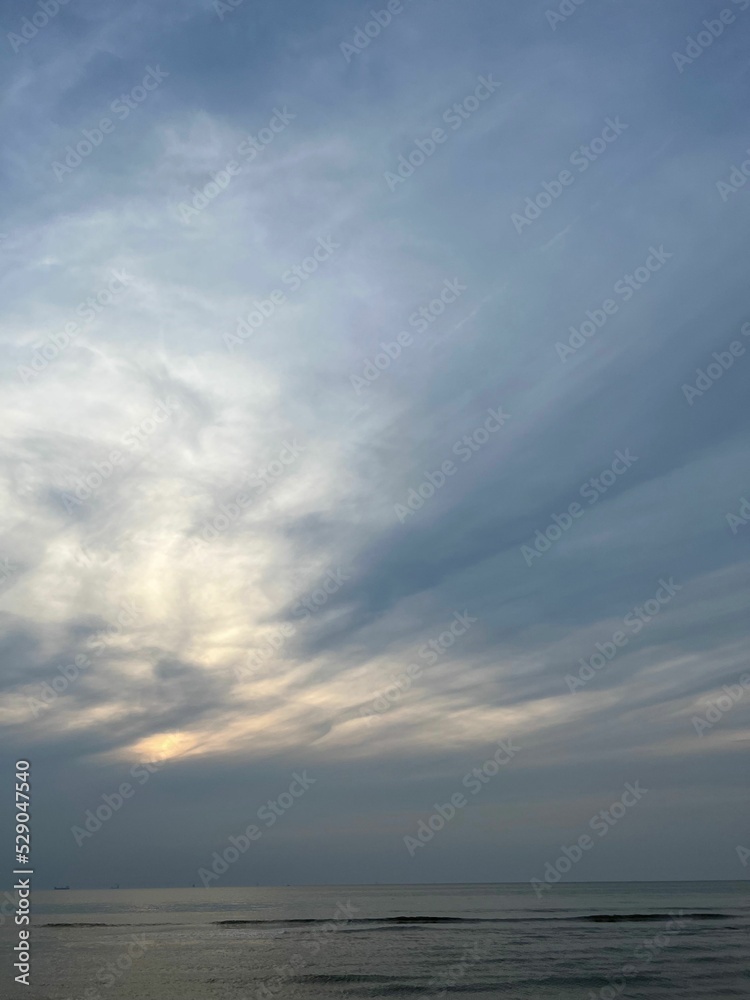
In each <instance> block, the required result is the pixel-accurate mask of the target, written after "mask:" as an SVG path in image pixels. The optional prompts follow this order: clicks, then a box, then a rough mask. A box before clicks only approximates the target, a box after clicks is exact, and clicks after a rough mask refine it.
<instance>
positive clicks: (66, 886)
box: [52, 885, 70, 889]
mask: <svg viewBox="0 0 750 1000" xmlns="http://www.w3.org/2000/svg"><path fill="white" fill-rule="evenodd" d="M52 888H53V889H69V888H70V886H69V885H54V886H52Z"/></svg>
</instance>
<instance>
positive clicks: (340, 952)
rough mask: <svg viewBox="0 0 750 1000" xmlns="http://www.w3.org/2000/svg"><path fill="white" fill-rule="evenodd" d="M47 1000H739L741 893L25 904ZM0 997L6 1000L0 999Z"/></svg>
mask: <svg viewBox="0 0 750 1000" xmlns="http://www.w3.org/2000/svg"><path fill="white" fill-rule="evenodd" d="M32 905H33V922H32V937H31V976H30V979H31V983H30V985H29V986H28V987H26V986H22V985H16V984H15V983H14V981H13V971H12V969H11V965H12V961H13V960H12V959H11V958H10V957H9V956H10V955H11V954H12V952H11V946H12V943H13V939H14V936H15V935H16V933H17V928H15V927H14V926H13V924H12V922H11V921H9V920H7V919H6V920H5V921H4V923H3V925H2V927H0V943H1V945H2V953H3V962H2V969H1V970H0V975H2V979H3V982H2V984H0V995H1V996H3V997H6V996H7V997H15V996H23V997H29V998H48V1000H63V998H71V1000H120V998H123V1000H124V998H128V1000H173V998H174V1000H178V998H179V1000H213V998H221V1000H271V998H279V1000H329V998H330V1000H338V998H350V1000H379V998H398V1000H410V998H412V997H413V998H419V1000H427V998H433V997H434V998H438V997H451V996H453V995H456V996H460V997H461V998H462V1000H473V998H480V997H481V998H482V1000H487V998H488V997H502V998H505V1000H532V998H533V1000H590V998H599V1000H614V998H616V997H630V998H633V1000H663V998H664V1000H666V998H670V1000H671V998H675V1000H677V998H679V1000H686V998H690V1000H699V998H710V1000H720V998H721V1000H723V998H730V997H749V996H750V973H749V971H748V970H749V969H750V961H748V931H749V930H750V901H749V900H748V891H747V882H674V883H670V882H656V883H654V882H650V883H602V882H598V883H576V884H557V885H555V886H552V887H550V889H549V891H545V892H544V894H543V895H542V898H537V895H536V894H535V892H533V891H532V889H531V887H530V886H529V885H528V884H527V883H524V884H516V883H514V884H506V885H504V884H497V885H476V884H472V885H454V884H451V885H377V886H372V885H371V886H307V887H304V886H303V887H299V886H294V887H293V886H287V887H277V888H274V887H262V886H259V887H244V888H208V889H203V888H183V889H136V890H130V889H113V890H107V891H103V890H100V891H76V890H75V889H71V890H69V891H58V892H35V893H34V894H33V897H32ZM6 986H7V989H6Z"/></svg>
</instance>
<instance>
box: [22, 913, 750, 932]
mask: <svg viewBox="0 0 750 1000" xmlns="http://www.w3.org/2000/svg"><path fill="white" fill-rule="evenodd" d="M675 917H679V919H681V920H685V921H688V922H689V921H693V920H742V919H745V920H746V919H748V915H747V914H744V913H714V912H708V913H707V912H705V911H701V912H698V911H695V912H691V913H685V912H682V913H677V914H675V913H570V912H569V911H568V912H567V915H566V916H549V917H524V916H513V917H436V916H431V915H429V914H414V915H408V914H401V915H399V916H395V917H359V918H357V917H353V918H352V919H351V920H347V921H340V922H339V926H340V927H341V928H344V927H349V928H357V927H360V928H362V929H365V928H368V927H370V926H371V925H375V924H377V925H378V926H379V927H381V928H382V927H390V926H394V927H398V926H408V925H415V924H427V925H435V924H437V925H441V924H442V925H451V926H455V925H457V924H459V925H460V924H465V925H471V924H528V923H544V924H554V923H557V922H558V921H560V920H564V921H581V922H583V923H619V922H628V921H631V922H637V921H661V922H663V923H667V922H668V921H669V920H673V919H675ZM333 922H334V921H332V920H331V918H323V917H299V918H291V919H284V920H258V919H245V918H237V919H225V920H213V921H211V925H212V926H216V927H256V928H264V927H308V926H314V925H316V924H329V925H330V924H331V923H333ZM38 926H40V927H186V926H188V927H200V926H204V925H202V924H200V923H198V922H196V923H190V924H185V923H178V922H176V921H175V922H171V921H169V922H165V921H158V922H153V923H147V922H146V921H138V922H136V923H127V922H124V921H123V922H119V921H118V922H117V923H101V922H100V923H90V922H83V921H60V922H57V923H46V924H39V925H38ZM373 929H374V928H373Z"/></svg>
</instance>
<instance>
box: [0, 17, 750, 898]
mask: <svg viewBox="0 0 750 1000" xmlns="http://www.w3.org/2000/svg"><path fill="white" fill-rule="evenodd" d="M56 6H57V5H56V3H55V0H50V2H48V3H47V11H48V13H46V14H45V13H44V12H43V10H42V7H41V6H39V5H38V4H32V2H31V0H27V3H25V4H23V5H20V6H16V7H14V8H11V7H10V6H8V7H6V8H5V10H4V12H3V15H2V42H3V58H2V70H1V72H2V76H3V88H2V92H3V97H2V105H1V107H2V111H1V115H2V119H1V121H2V134H3V136H4V143H3V150H2V154H1V159H0V164H1V169H2V184H1V185H0V203H1V204H2V222H1V224H0V228H1V229H2V235H1V236H0V279H1V280H2V297H1V299H0V310H2V353H1V359H2V361H1V369H0V370H1V373H2V380H3V385H2V395H3V402H4V414H5V415H4V419H3V422H2V425H1V426H0V438H1V440H2V456H1V470H2V473H1V474H2V480H1V482H2V487H1V488H2V500H3V502H2V530H1V532H0V558H1V559H2V560H3V562H2V569H1V570H0V577H1V581H0V626H1V628H2V660H1V665H0V683H1V685H2V700H1V701H0V723H1V724H2V731H1V736H0V740H1V748H2V753H1V755H0V757H1V762H2V765H3V769H4V771H5V773H6V775H8V774H9V773H10V770H11V769H12V766H13V764H14V763H15V761H16V760H17V759H19V758H21V759H27V760H29V761H30V762H31V764H32V780H33V814H34V851H35V859H36V866H37V872H38V877H37V884H38V885H39V886H40V887H43V886H48V885H51V884H53V883H56V882H61V881H65V882H69V883H71V884H74V885H76V886H81V887H86V886H92V887H93V886H108V885H109V884H111V883H112V882H114V881H117V882H120V883H121V884H123V885H131V886H150V885H186V884H187V885H190V884H192V883H193V882H197V881H198V876H197V872H198V871H199V869H200V868H201V867H202V866H206V865H207V864H209V863H210V861H211V858H212V854H213V852H214V851H221V850H223V848H224V847H225V846H226V844H227V843H228V838H229V837H230V836H237V835H239V834H240V833H242V831H244V830H245V829H246V827H247V826H248V824H253V823H255V824H257V825H258V827H259V828H260V829H261V830H262V836H261V837H260V838H259V839H258V840H257V841H256V842H255V843H253V845H252V848H251V849H250V850H248V851H247V852H246V853H245V854H244V855H243V857H242V858H241V859H240V860H239V861H237V862H236V863H235V864H234V866H233V868H232V869H231V871H228V872H227V873H226V874H224V875H223V876H222V878H221V879H220V880H219V882H218V884H254V883H256V882H260V883H270V884H277V883H295V882H306V883H310V882H313V883H325V882H374V881H376V880H380V881H398V882H422V881H424V882H428V881H469V880H472V881H503V880H513V881H522V880H527V879H530V878H532V877H534V876H539V875H541V874H542V873H543V870H544V865H545V862H547V861H550V860H554V859H555V858H556V857H557V856H558V855H559V853H560V849H561V846H563V845H568V844H572V843H573V842H574V841H575V840H577V838H578V837H579V836H580V835H581V834H582V833H585V832H586V831H587V830H590V821H591V819H592V817H594V816H596V814H597V813H598V812H599V811H600V810H601V809H606V808H608V807H609V805H610V804H611V803H613V802H617V801H618V800H620V799H621V797H622V795H623V791H624V788H625V785H626V783H627V782H630V783H631V784H634V783H636V782H640V787H643V788H645V789H648V793H647V794H644V795H643V796H642V798H641V799H640V800H639V801H638V803H637V805H635V806H633V807H632V808H629V809H628V812H627V815H626V816H624V817H622V819H621V820H618V821H617V823H616V824H615V825H613V826H612V828H611V830H610V831H609V832H608V834H607V836H606V837H602V838H601V839H600V840H598V841H597V843H596V849H595V850H591V851H590V852H589V853H588V854H587V855H586V856H585V857H584V858H583V859H582V860H581V862H580V864H579V865H578V866H577V867H576V869H575V871H574V872H572V873H571V874H570V875H569V876H567V877H568V878H569V879H582V880H586V879H634V878H635V879H637V878H643V879H660V878H661V879H670V878H677V879H679V878H740V877H743V875H744V874H746V870H744V869H743V868H742V866H741V864H740V862H739V861H738V856H737V853H736V846H737V845H738V844H741V843H743V842H746V836H747V834H746V831H747V803H746V794H745V786H746V764H745V760H746V753H747V737H746V735H745V734H746V732H747V722H748V705H750V690H746V689H745V688H743V687H742V685H741V682H740V680H739V678H740V677H741V676H743V675H744V674H745V673H746V671H748V669H749V668H748V663H747V658H746V648H747V644H746V641H747V632H748V626H747V612H746V609H747V605H748V598H749V597H750V580H749V579H748V573H747V569H748V544H750V503H748V500H745V499H744V498H746V497H747V498H748V499H750V479H748V463H747V460H748V454H749V451H750V449H749V444H750V436H749V433H748V431H749V427H748V416H749V415H750V411H749V410H748V407H747V387H748V378H749V377H750V300H748V292H747V274H746V268H747V223H748V215H749V214H750V213H749V212H748V198H750V185H747V186H744V185H745V184H746V181H747V176H748V175H750V162H748V157H750V151H748V146H749V145H750V132H748V128H747V106H748V89H749V88H748V82H749V81H748V63H747V55H746V53H747V44H748V39H749V37H750V9H747V10H744V9H743V8H750V2H748V0H736V2H735V0H724V4H722V3H721V2H720V0H719V2H713V0H681V2H680V3H676V2H672V3H663V4H654V3H653V2H652V0H628V2H625V0H587V2H584V3H582V4H580V6H576V5H574V4H573V3H569V4H566V3H562V4H561V5H560V6H559V7H558V6H554V5H548V4H547V2H546V0H525V2H523V3H498V2H497V0H472V2H471V3H448V2H446V0H444V2H442V3H434V2H428V0H404V3H403V5H401V4H399V3H398V2H395V0H394V2H392V3H391V5H390V9H388V7H387V6H386V4H385V3H382V5H381V4H380V3H378V4H377V5H376V6H375V8H371V7H369V6H367V5H358V4H352V3H345V2H343V0H338V2H337V0H320V2H317V3H315V4H306V3H301V2H299V0H244V2H243V0H239V3H237V0H235V2H234V4H230V3H226V4H224V3H222V2H219V0H217V2H216V3H210V2H208V0H181V2H176V0H165V2H163V3H159V4H147V3H145V2H125V3H122V2H114V0H97V2H96V3H94V2H88V0H69V2H68V3H65V4H62V5H61V6H59V9H57V10H55V9H54V8H55V7H56ZM372 9H374V10H375V12H376V14H377V15H378V18H379V21H380V23H378V22H377V20H373V16H372V14H371V10H372ZM381 10H384V11H385V13H379V12H380V11H381ZM49 11H52V13H51V14H50V13H49ZM560 11H562V13H560ZM722 11H725V13H724V14H722ZM35 12H36V13H35ZM566 12H568V13H566ZM24 14H25V15H28V17H29V18H31V17H32V15H33V17H34V18H35V19H34V20H26V21H24V19H23V18H24ZM389 18H390V21H389V20H388V19H389ZM45 19H46V20H45ZM704 21H706V22H708V26H706V25H704ZM383 22H387V23H383ZM689 37H692V39H693V40H692V41H689ZM701 40H702V41H701ZM709 42H710V44H709ZM743 162H744V163H745V166H746V170H747V173H743V170H742V164H743ZM714 354H716V355H718V358H715V357H714ZM743 511H744V513H743ZM728 515H730V516H728ZM746 521H747V522H748V523H747V525H746V524H745V522H746ZM597 644H598V645H597ZM748 684H750V680H748ZM725 686H726V687H728V689H729V692H730V694H727V693H726V692H725V691H724V690H723V689H724V687H725ZM499 741H506V745H507V742H508V741H511V745H512V746H513V747H516V748H518V749H517V750H515V751H514V753H513V757H512V759H510V760H509V761H508V762H507V763H506V764H503V765H502V767H500V768H499V769H498V767H497V766H496V765H494V764H493V765H492V767H491V768H489V771H493V772H497V773H493V774H489V773H488V772H486V771H483V772H482V774H483V776H484V780H483V781H482V783H481V790H480V791H477V792H473V791H472V787H474V786H471V785H470V783H469V784H467V783H465V782H464V778H465V776H466V775H467V774H470V773H471V772H472V769H474V768H477V767H479V768H482V767H483V765H484V762H485V761H486V760H491V759H492V757H493V754H495V752H496V750H497V748H498V742H499ZM503 759H505V758H503ZM146 761H157V762H158V763H159V766H158V767H153V768H152V772H153V773H152V772H150V771H144V770H143V769H142V768H141V769H140V770H139V769H138V765H139V764H141V765H142V764H143V762H146ZM305 771H306V774H307V778H309V779H313V780H314V784H313V783H311V784H310V787H309V788H308V790H307V791H305V793H304V795H300V796H299V797H297V798H295V797H294V796H293V795H292V796H290V795H289V787H290V784H291V783H292V781H293V774H294V773H296V774H297V775H303V772H305ZM144 775H145V776H146V777H145V778H144ZM123 783H128V785H129V786H131V788H132V794H130V795H128V797H127V801H124V802H123V803H122V805H121V807H120V808H118V809H116V810H115V811H114V813H113V814H112V815H111V816H110V817H108V818H106V819H105V820H104V821H102V822H100V828H99V829H94V830H89V831H88V832H89V834H90V835H88V836H81V835H80V834H79V835H78V836H76V833H75V828H78V829H79V830H83V829H85V827H84V821H85V820H86V818H87V816H89V817H91V816H94V815H95V814H96V811H97V810H99V814H100V816H104V817H106V816H107V809H103V810H102V809H101V806H102V804H103V803H105V802H106V800H105V799H104V798H103V797H104V796H109V797H110V801H111V802H112V801H114V802H115V804H116V802H117V800H116V798H114V799H113V798H112V796H113V793H115V792H116V791H117V789H118V788H119V787H120V786H121V785H122V784H123ZM3 785H4V787H6V789H7V788H8V787H9V786H8V783H7V782H5V781H4V782H3ZM299 787H300V786H299V785H297V786H295V789H296V790H297V791H298V790H299ZM457 793H462V794H463V795H464V796H465V800H466V802H465V805H464V806H461V807H460V808H459V809H458V811H457V815H456V817H455V818H454V819H452V820H451V821H450V822H448V823H447V824H446V825H445V827H444V828H443V829H441V830H440V831H439V832H437V833H436V834H435V835H434V836H433V837H432V838H431V839H430V840H429V842H426V841H425V842H424V844H423V846H420V847H418V848H413V849H412V850H409V849H408V847H407V844H406V843H405V841H404V838H405V837H410V836H411V837H415V836H416V833H417V831H418V830H419V829H422V830H424V827H420V822H422V823H427V822H428V821H429V818H430V817H431V815H432V814H434V813H435V809H436V806H438V805H442V804H444V803H448V802H449V801H450V799H451V796H453V795H454V794H457ZM279 796H282V799H281V800H280V801H281V805H280V806H278V807H277V808H278V812H277V815H276V820H275V821H274V823H273V825H272V826H271V825H270V824H269V825H266V823H265V822H263V821H262V820H260V819H259V816H258V813H259V810H260V809H261V808H262V807H263V806H264V804H267V803H268V802H269V800H271V801H273V802H277V803H278V802H279ZM291 799H293V805H291V806H290V807H289V808H286V807H285V806H284V803H287V802H289V801H290V800H291ZM3 813H4V815H5V814H6V813H7V810H3ZM264 815H265V814H264ZM4 822H6V821H5V820H4ZM439 825H440V824H439V823H438V822H437V821H434V822H433V826H439ZM91 827H94V828H95V827H96V822H95V821H92V820H91V819H89V828H91ZM2 832H3V836H6V834H7V838H8V840H9V839H10V825H7V827H6V826H3V827H2ZM743 838H745V841H743Z"/></svg>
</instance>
